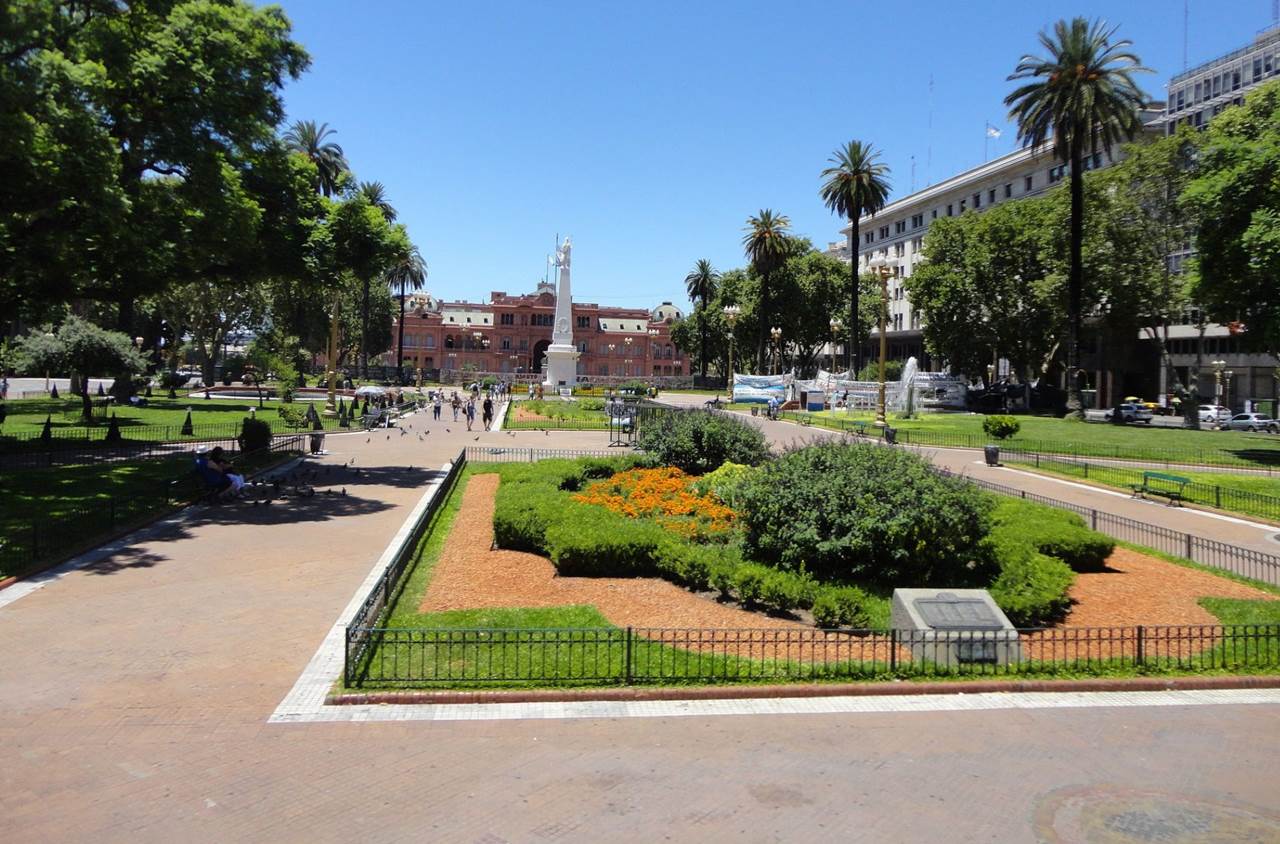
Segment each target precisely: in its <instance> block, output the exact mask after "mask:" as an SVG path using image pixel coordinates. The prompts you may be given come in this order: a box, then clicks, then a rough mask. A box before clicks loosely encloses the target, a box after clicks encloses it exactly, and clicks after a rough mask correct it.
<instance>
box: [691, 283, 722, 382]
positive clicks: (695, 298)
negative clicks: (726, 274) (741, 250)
mask: <svg viewBox="0 0 1280 844" xmlns="http://www.w3.org/2000/svg"><path fill="white" fill-rule="evenodd" d="M719 284H720V273H718V272H716V269H715V267H713V266H711V262H710V261H708V260H707V259H706V258H701V259H699V260H698V263H697V264H695V265H694V267H693V270H692V271H691V272H690V273H689V274H688V275H686V276H685V277H684V286H685V290H687V291H688V293H689V301H691V302H693V310H694V313H697V312H698V311H700V310H701V311H705V310H706V309H707V308H708V307H709V305H710V302H711V300H712V298H714V297H715V295H716V290H717V287H718V286H719ZM699 329H700V331H699V339H700V340H701V343H700V344H699V346H698V363H699V365H700V366H701V367H702V377H703V378H706V377H707V331H708V329H709V326H708V325H707V323H706V321H705V320H702V321H700V322H699Z"/></svg>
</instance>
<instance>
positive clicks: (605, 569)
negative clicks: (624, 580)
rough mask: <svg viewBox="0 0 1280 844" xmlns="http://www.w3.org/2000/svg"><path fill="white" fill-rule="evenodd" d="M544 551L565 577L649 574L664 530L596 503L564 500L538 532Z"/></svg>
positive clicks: (652, 569)
mask: <svg viewBox="0 0 1280 844" xmlns="http://www.w3.org/2000/svg"><path fill="white" fill-rule="evenodd" d="M544 536H545V542H546V548H547V556H549V557H550V558H551V562H552V563H553V564H554V565H555V567H556V571H557V572H558V573H559V574H561V575H563V576H566V577H645V576H650V575H652V574H654V573H655V570H656V558H657V551H658V546H659V545H660V544H661V543H662V541H663V539H664V538H665V536H666V532H665V531H663V530H662V528H661V527H659V526H658V525H656V524H654V523H653V522H650V521H647V520H644V519H629V518H627V517H626V516H620V515H618V514H616V513H610V512H609V511H607V510H604V509H602V508H600V507H590V506H586V505H581V504H564V505H562V507H561V509H560V510H559V511H557V513H556V514H555V516H554V517H553V518H552V519H551V520H550V521H549V523H548V524H547V527H546V532H545V534H544Z"/></svg>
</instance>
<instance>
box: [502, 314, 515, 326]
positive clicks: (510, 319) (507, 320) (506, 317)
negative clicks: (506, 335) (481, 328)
mask: <svg viewBox="0 0 1280 844" xmlns="http://www.w3.org/2000/svg"><path fill="white" fill-rule="evenodd" d="M498 321H499V322H498V324H499V325H515V324H516V315H515V314H501V315H500V316H499V317H498Z"/></svg>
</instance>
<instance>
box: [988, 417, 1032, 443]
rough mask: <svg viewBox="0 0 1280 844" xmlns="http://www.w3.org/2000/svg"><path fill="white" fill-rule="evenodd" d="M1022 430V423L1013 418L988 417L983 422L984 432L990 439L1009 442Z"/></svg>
mask: <svg viewBox="0 0 1280 844" xmlns="http://www.w3.org/2000/svg"><path fill="white" fill-rule="evenodd" d="M1021 430H1022V423H1021V422H1019V421H1018V420H1017V419H1014V418H1013V417H1012V416H999V415H997V416H988V417H986V418H985V419H983V420H982V431H983V433H985V434H986V435H987V436H988V437H994V438H996V439H998V440H1007V439H1008V438H1009V437H1012V436H1013V435H1014V434H1016V433H1018V432H1019V431H1021Z"/></svg>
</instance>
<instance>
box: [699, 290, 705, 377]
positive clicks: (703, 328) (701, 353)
mask: <svg viewBox="0 0 1280 844" xmlns="http://www.w3.org/2000/svg"><path fill="white" fill-rule="evenodd" d="M699 298H701V299H702V323H701V329H702V330H701V334H702V337H701V340H702V347H701V349H700V350H699V355H700V357H701V360H702V378H703V380H704V381H705V380H706V377H707V297H706V294H705V291H704V292H703V295H702V296H701V297H699ZM703 386H706V385H705V384H704V385H703Z"/></svg>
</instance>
